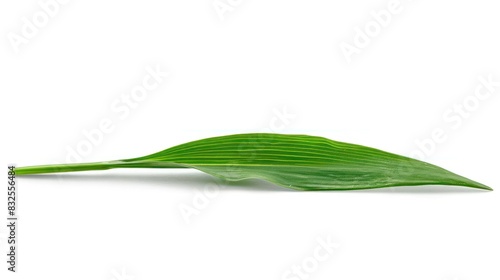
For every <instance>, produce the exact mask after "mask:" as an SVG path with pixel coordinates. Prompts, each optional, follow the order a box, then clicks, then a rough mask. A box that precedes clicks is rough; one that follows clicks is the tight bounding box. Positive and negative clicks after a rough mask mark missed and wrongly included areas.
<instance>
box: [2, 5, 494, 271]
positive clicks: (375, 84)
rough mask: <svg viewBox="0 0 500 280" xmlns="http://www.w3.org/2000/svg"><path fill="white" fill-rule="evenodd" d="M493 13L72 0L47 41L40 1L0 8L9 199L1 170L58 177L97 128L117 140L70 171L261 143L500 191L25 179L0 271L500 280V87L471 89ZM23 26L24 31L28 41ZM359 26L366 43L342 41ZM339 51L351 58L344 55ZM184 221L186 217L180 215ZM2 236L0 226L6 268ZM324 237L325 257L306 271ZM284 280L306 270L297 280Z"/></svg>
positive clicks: (488, 65) (490, 41) (165, 173)
mask: <svg viewBox="0 0 500 280" xmlns="http://www.w3.org/2000/svg"><path fill="white" fill-rule="evenodd" d="M40 3H47V0H41V2H40ZM214 3H215V4H217V5H218V6H219V7H220V8H222V9H223V8H224V7H225V6H224V5H230V6H229V7H230V9H228V10H227V11H225V12H224V11H222V12H221V10H219V12H218V11H217V10H216V9H215V8H214ZM231 5H232V6H231ZM391 5H392V6H391ZM388 6H390V7H392V8H388ZM394 7H397V9H396V10H397V11H394V9H393V8H394ZM226 8H227V6H226ZM499 8H500V6H499V5H498V3H496V2H495V1H473V2H472V1H468V3H465V2H459V3H457V1H438V2H436V1H423V0H422V1H409V0H401V2H394V3H391V2H390V1H387V0H382V1H326V0H325V1H284V0H282V1H251V0H242V1H239V2H238V1H234V0H233V1H229V2H227V1H226V0H224V1H221V2H213V1H212V0H206V1H168V2H167V1H76V0H75V1H69V2H68V3H66V4H64V5H63V4H58V6H57V9H55V7H54V6H52V7H51V9H52V10H51V11H52V16H50V17H48V20H47V22H45V23H44V22H43V20H44V16H43V13H45V14H46V12H44V9H43V8H42V7H41V6H40V4H39V2H37V1H2V2H1V4H0V33H1V34H2V40H1V41H0V92H1V93H2V110H1V122H2V133H1V134H2V142H1V146H0V151H1V166H2V167H3V168H4V172H3V173H2V174H4V175H3V176H4V179H2V180H4V182H5V181H6V180H7V178H5V177H6V166H7V164H9V163H15V164H17V165H18V166H24V165H35V164H46V163H54V162H65V161H66V160H67V157H68V156H69V153H70V152H69V151H70V150H76V149H77V148H78V145H80V148H81V147H83V146H85V145H86V144H82V143H85V141H87V140H86V137H85V135H84V133H85V131H87V132H89V131H94V132H95V129H98V128H99V123H100V122H102V121H103V120H104V121H106V120H108V121H110V122H112V129H111V130H112V131H107V132H103V133H102V134H103V136H102V139H100V141H96V142H95V143H94V144H92V145H90V146H88V145H87V146H85V147H86V148H87V150H86V152H85V153H84V154H81V153H80V154H79V156H80V160H81V161H101V160H112V159H121V158H130V157H136V156H141V155H145V154H149V153H152V152H156V151H159V150H162V149H164V148H168V147H170V146H173V145H177V144H180V143H184V142H187V141H191V140H197V139H201V138H205V137H211V136H218V135H225V134H233V133H244V132H261V131H267V132H271V131H274V132H279V133H301V134H312V135H320V136H324V137H328V138H331V139H335V140H340V141H346V142H352V143H358V144H363V145H367V146H372V147H376V148H380V149H383V150H386V151H390V152H394V153H399V154H403V155H412V156H420V157H421V158H423V159H424V160H426V161H428V162H431V163H433V164H437V165H440V166H442V167H445V168H447V169H449V170H451V171H454V172H457V173H459V174H462V175H464V176H467V177H470V178H471V179H474V180H477V181H480V182H482V183H484V184H487V185H489V186H491V187H493V188H494V189H497V190H498V191H494V192H485V191H480V190H470V189H466V188H460V187H437V186H426V187H404V188H396V189H394V188H392V189H381V190H369V191H352V192H312V193H308V192H297V191H289V190H286V189H282V188H280V187H276V186H274V185H272V184H268V183H264V182H260V181H256V182H252V181H250V182H239V183H235V184H230V185H228V184H226V183H224V182H220V181H216V180H214V179H212V178H211V177H210V176H208V175H205V174H202V173H199V172H196V171H187V170H184V171H175V170H153V171H151V170H112V171H102V172H87V173H78V174H73V175H71V174H67V175H63V176H45V177H31V178H27V177H23V178H21V179H19V181H18V184H19V194H18V195H19V205H18V206H19V210H18V215H19V218H20V220H19V223H20V226H19V232H18V238H19V240H18V241H19V246H18V248H19V250H18V257H19V262H18V271H19V272H18V273H17V274H16V275H14V274H13V273H8V272H7V268H6V263H4V261H2V265H1V267H0V268H1V269H0V271H1V272H0V273H1V274H0V275H2V276H1V277H2V279H40V278H42V279H108V280H109V279H114V280H122V279H137V280H140V279H295V280H296V279H305V278H306V277H307V279H384V280H392V279H394V280H396V279H398V280H399V279H408V280H417V279H419V280H420V279H436V280H467V279H470V280H472V279H474V280H476V279H485V280H489V279H491V280H493V279H499V278H500V270H499V269H498V264H499V261H500V239H499V236H500V228H499V226H498V221H499V213H500V179H499V173H498V163H499V161H498V158H499V157H500V149H499V145H498V143H499V142H500V135H499V134H498V127H499V120H500V110H498V108H499V105H500V96H499V95H500V87H499V86H498V85H497V86H496V87H493V88H492V91H491V92H488V91H486V90H485V88H484V87H483V86H482V83H481V82H480V79H488V77H490V78H491V79H492V80H493V81H500V69H499V62H500V51H499V50H500V37H499V36H498V27H499V26H500V17H498V10H499ZM388 9H389V10H391V11H392V14H391V18H390V20H389V19H387V18H386V22H383V23H384V25H386V26H381V25H380V23H374V15H373V12H375V14H384V12H380V11H382V10H383V11H388ZM33 17H37V18H38V17H39V18H38V19H36V20H34V19H33ZM23 18H26V19H27V21H28V22H31V23H33V22H34V21H36V23H37V24H38V27H37V26H35V27H36V29H37V30H36V31H33V30H31V33H26V34H24V35H23V29H27V28H28V27H27V25H29V23H27V22H26V21H25V20H23ZM40 21H42V22H40ZM43 24H45V25H44V26H42V25H43ZM367 26H368V27H369V28H372V29H370V30H371V33H370V34H371V37H369V41H368V42H365V44H361V43H362V42H361V41H359V40H361V38H362V37H363V35H360V34H359V32H358V31H356V30H365V28H366V27H367ZM377 27H378V28H380V30H378V29H377ZM357 28H358V29H357ZM28 29H29V28H28ZM24 31H26V30H24ZM362 32H363V33H365V31H362ZM25 35H28V36H25ZM358 37H359V38H358ZM356 39H358V42H357V45H356V42H355V40H356ZM365 39H366V38H365ZM13 42H14V43H13ZM360 42H361V43H360ZM346 44H349V45H351V46H352V47H356V48H357V49H356V51H357V52H356V53H355V54H352V55H350V56H347V57H346V55H345V54H344V53H343V51H342V48H341V46H344V47H345V46H346ZM347 58H349V59H350V62H349V61H348V59H347ZM156 67H159V69H160V71H161V72H166V71H168V72H169V76H168V77H164V78H161V79H160V82H158V83H157V87H156V88H155V89H154V90H150V91H147V92H146V95H145V96H144V98H143V100H140V101H136V102H134V103H133V106H135V108H130V106H131V105H125V103H123V102H122V101H121V98H122V96H125V97H127V96H128V97H130V96H132V91H133V90H134V89H137V88H136V86H141V84H142V81H143V79H145V78H147V76H148V75H149V74H148V70H147V69H148V68H151V69H154V68H156ZM481 77H482V78H481ZM477 88H479V89H480V91H479V92H480V93H481V94H483V95H481V98H482V100H479V99H478V98H477V97H475V95H474V94H475V90H476V89H477ZM488 93H489V95H487V94H488ZM463 102H466V105H467V106H466V107H464V108H465V111H464V112H462V114H463V115H460V114H459V113H458V111H457V110H460V107H461V106H462V105H460V104H463ZM113 104H114V105H113ZM113 106H118V107H120V108H121V110H123V111H120V112H121V113H120V112H117V110H116V109H117V108H116V107H115V109H113ZM123 106H128V107H123ZM125 110H129V111H128V113H124V111H125ZM283 115H285V116H283ZM444 116H446V117H447V118H445V117H444ZM436 130H437V131H438V132H435V131H436ZM439 131H441V134H444V136H442V137H439V139H437V140H438V141H435V140H429V138H430V137H432V135H433V134H435V133H438V134H439ZM430 141H432V142H430ZM418 143H420V144H422V143H425V146H423V147H424V148H422V147H419V144H418ZM82 145H83V146H82ZM420 146H422V145H420ZM76 152H77V151H76ZM76 152H75V153H76ZM73 157H74V155H73ZM2 189H3V191H2V192H1V194H2V199H1V201H2V203H1V205H2V209H5V208H6V203H5V201H6V199H5V195H6V188H2ZM207 190H208V191H210V190H211V191H212V192H208V193H207ZM214 190H215V192H214ZM207 194H208V195H209V196H208V197H207ZM193 201H194V202H193ZM189 207H191V209H194V210H196V211H195V212H196V214H193V215H191V216H186V215H184V216H183V214H182V212H181V210H180V209H182V208H183V209H187V208H189ZM2 213H5V215H2V217H3V216H6V211H4V210H2ZM4 219H5V218H2V221H5V220H4ZM2 225H4V222H2ZM6 237H7V228H6V227H5V226H2V227H1V228H0V244H1V245H0V250H1V252H2V256H4V257H2V258H1V259H2V260H5V259H6V256H5V254H6V250H7V247H6ZM320 239H323V240H328V239H330V241H331V242H335V243H336V244H338V245H339V246H338V247H335V248H334V249H333V250H332V251H331V254H328V255H326V257H325V259H322V260H317V259H315V251H316V252H317V250H320V249H318V248H319V247H318V246H320V245H319V244H320V243H318V240H320ZM322 253H325V251H323V252H322ZM303 265H305V266H306V267H305V268H303V267H302V266H303ZM294 266H300V267H302V268H301V269H302V270H304V269H306V270H307V271H306V272H305V273H304V275H302V276H299V275H295V276H294V275H293V274H292V273H291V272H290V271H291V269H292V268H293V267H294ZM294 277H295V278H294Z"/></svg>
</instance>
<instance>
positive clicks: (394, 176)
mask: <svg viewBox="0 0 500 280" xmlns="http://www.w3.org/2000/svg"><path fill="white" fill-rule="evenodd" d="M111 168H195V169H198V170H200V171H203V172H205V173H208V174H210V175H213V176H216V177H219V178H222V179H225V180H229V181H238V180H244V179H250V178H256V179H262V180H266V181H269V182H273V183H275V184H278V185H281V186H284V187H287V188H292V189H298V190H357V189H370V188H383V187H394V186H414V185H456V186H465V187H471V188H478V189H485V190H492V189H491V188H489V187H487V186H485V185H483V184H480V183H478V182H475V181H472V180H470V179H467V178H465V177H462V176H459V175H457V174H454V173H452V172H450V171H447V170H445V169H443V168H440V167H437V166H435V165H432V164H429V163H425V162H422V161H419V160H415V159H411V158H407V157H403V156H399V155H396V154H391V153H387V152H384V151H381V150H377V149H373V148H368V147H364V146H360V145H354V144H348V143H342V142H337V141H333V140H329V139H326V138H323V137H316V136H308V135H284V134H271V133H252V134H237V135H228V136H220V137H213V138H207V139H202V140H198V141H193V142H189V143H186V144H182V145H178V146H175V147H172V148H169V149H166V150H163V151H161V152H158V153H154V154H151V155H148V156H144V157H139V158H133V159H125V160H117V161H109V162H98V163H81V164H63V165H45V166H33V167H21V168H17V169H16V172H17V174H18V175H24V174H39V173H53V172H70V171H85V170H105V169H111Z"/></svg>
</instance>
